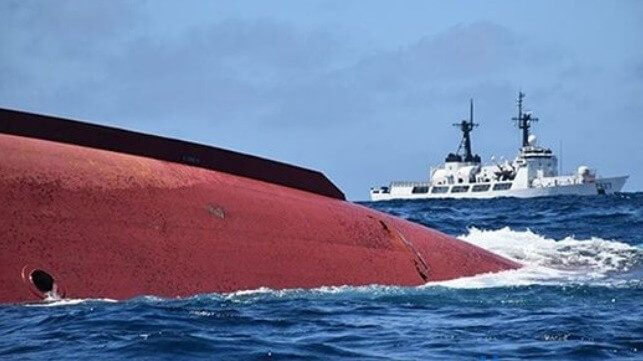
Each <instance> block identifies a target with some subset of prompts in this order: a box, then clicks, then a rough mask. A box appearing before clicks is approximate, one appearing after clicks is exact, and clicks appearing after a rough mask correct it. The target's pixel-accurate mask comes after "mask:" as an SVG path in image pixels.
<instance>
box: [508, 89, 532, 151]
mask: <svg viewBox="0 0 643 361" xmlns="http://www.w3.org/2000/svg"><path fill="white" fill-rule="evenodd" d="M524 98H525V93H523V92H522V91H520V92H518V117H517V118H516V117H513V118H511V119H512V120H514V121H516V122H517V123H518V128H520V129H521V130H522V146H523V147H526V146H528V145H529V128H530V127H531V123H532V122H537V121H538V118H535V117H532V116H531V113H530V112H523V111H522V100H523V99H524Z"/></svg>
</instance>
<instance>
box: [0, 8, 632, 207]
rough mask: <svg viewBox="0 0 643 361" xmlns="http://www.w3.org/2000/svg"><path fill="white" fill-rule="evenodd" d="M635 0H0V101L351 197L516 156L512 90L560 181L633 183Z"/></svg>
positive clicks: (517, 136)
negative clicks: (432, 170)
mask: <svg viewBox="0 0 643 361" xmlns="http://www.w3.org/2000/svg"><path fill="white" fill-rule="evenodd" d="M641 39H643V1H638V0H633V1H625V0H615V1H565V0H557V1H547V0H545V1H493V0H491V1H457V0H456V1H439V2H438V1H424V0H421V1H413V0H406V1H392V0H391V1H357V0H355V1H346V0H342V1H336V0H329V1H314V0H309V1H296V0H293V1H281V0H273V1H259V0H257V1H243V0H241V1H239V0H235V1H227V2H223V1H206V0H203V1H196V0H185V1H165V0H154V1H149V0H148V1H123V0H104V1H102V0H95V1H84V0H57V1H44V0H43V1H33V0H0V107H3V108H10V109H18V110H25V111H31V112H37V113H45V114H50V115H57V116H62V117H68V118H73V119H79V120H85V121H90V122H93V123H98V124H103V125H110V126H117V127H121V128H126V129H131V130H136V131H142V132H146V133H152V134H157V135H163V136H168V137H174V138H179V139H183V140H189V141H194V142H198V143H204V144H209V145H213V146H217V147H223V148H227V149H232V150H236V151H241V152H244V153H250V154H254V155H259V156H262V157H266V158H270V159H275V160H279V161H284V162H288V163H292V164H295V165H299V166H303V167H307V168H312V169H316V170H319V171H322V172H323V173H324V174H326V175H327V176H328V177H329V178H330V179H331V180H332V181H333V182H334V183H335V184H336V185H337V186H338V187H339V188H340V189H342V190H343V191H344V193H346V195H347V197H348V199H350V200H366V199H367V198H368V189H369V188H370V187H372V186H380V185H386V184H388V183H389V182H390V181H391V180H426V179H427V178H428V171H429V167H430V166H434V165H438V164H440V163H441V162H443V160H444V157H445V156H446V154H447V153H449V152H454V151H455V150H456V149H457V148H458V145H459V143H460V136H461V135H460V133H459V131H458V130H457V129H456V128H454V127H453V126H452V124H453V123H455V122H458V121H460V120H462V119H465V118H467V117H468V102H469V99H470V98H473V99H474V101H475V120H476V121H477V122H478V123H480V126H479V127H478V128H476V129H475V131H474V133H473V141H472V143H473V150H474V152H475V153H478V154H480V155H481V156H482V158H483V161H485V160H486V161H488V160H489V159H490V157H491V156H495V158H496V159H501V158H502V157H505V158H506V159H512V158H513V157H514V156H515V155H516V153H517V151H518V148H519V146H520V132H519V130H518V129H517V128H516V127H515V125H514V124H513V123H512V121H511V117H513V116H515V115H516V112H517V110H516V101H515V99H516V96H517V93H518V91H519V90H522V91H523V92H525V93H526V94H527V97H526V100H525V101H526V107H527V108H528V109H529V110H531V111H533V114H534V116H536V117H538V118H539V119H540V120H539V122H538V123H536V124H535V126H534V128H533V132H534V133H535V134H536V135H537V136H538V139H539V143H540V144H541V145H545V146H549V147H551V148H552V150H554V151H555V152H559V150H561V149H562V152H563V168H564V171H565V172H575V171H576V169H577V167H578V166H579V165H581V164H582V165H587V166H590V167H591V168H593V169H596V170H597V171H598V173H599V175H602V176H615V175H624V174H629V175H630V179H629V181H628V184H627V185H626V188H625V190H626V191H638V190H643V167H641V164H643V143H642V142H641V137H642V136H643V130H642V129H643V119H642V118H641V114H643V40H641Z"/></svg>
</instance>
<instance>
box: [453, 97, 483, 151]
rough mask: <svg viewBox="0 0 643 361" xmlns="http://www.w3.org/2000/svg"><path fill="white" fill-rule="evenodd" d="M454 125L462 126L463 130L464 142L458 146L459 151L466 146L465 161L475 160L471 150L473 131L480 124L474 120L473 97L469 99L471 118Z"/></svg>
mask: <svg viewBox="0 0 643 361" xmlns="http://www.w3.org/2000/svg"><path fill="white" fill-rule="evenodd" d="M453 126H454V127H458V128H460V130H461V131H462V142H460V146H459V147H458V153H459V152H460V149H462V147H463V146H464V161H465V162H473V161H474V157H473V153H472V152H471V131H472V130H473V128H475V127H477V126H478V123H474V122H473V98H472V99H470V100H469V120H462V121H461V122H460V123H454V124H453Z"/></svg>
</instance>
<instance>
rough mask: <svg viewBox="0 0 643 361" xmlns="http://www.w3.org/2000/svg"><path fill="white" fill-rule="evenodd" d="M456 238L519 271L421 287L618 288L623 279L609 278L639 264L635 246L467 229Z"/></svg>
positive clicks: (640, 255)
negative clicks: (504, 259) (512, 263)
mask: <svg viewBox="0 0 643 361" xmlns="http://www.w3.org/2000/svg"><path fill="white" fill-rule="evenodd" d="M459 238H460V239H462V240H464V241H466V242H468V243H471V244H474V245H476V246H479V247H481V248H484V249H486V250H488V251H491V252H494V253H496V254H499V255H501V256H504V257H507V258H509V259H512V260H515V261H516V262H518V263H520V264H522V265H524V267H523V268H521V269H518V270H512V271H504V272H499V273H489V274H483V275H477V276H474V277H466V278H459V279H455V280H450V281H443V282H431V283H429V284H427V286H435V285H440V286H446V287H454V288H486V287H507V286H525V285H532V284H571V283H592V284H597V285H598V284H600V285H616V286H617V285H618V284H619V283H623V282H624V281H623V280H614V281H607V280H606V278H607V277H608V276H609V275H610V274H618V273H624V272H627V271H628V270H630V269H631V268H632V267H634V266H636V265H640V263H641V261H642V260H643V252H642V250H641V249H640V248H639V247H636V246H631V245H628V244H626V243H622V242H618V241H613V240H605V239H601V238H596V237H592V238H590V239H575V238H573V237H567V238H565V239H562V240H555V239H552V238H546V237H543V236H541V235H539V234H536V233H534V232H532V231H529V230H527V231H514V230H512V229H510V228H508V227H505V228H502V229H498V230H480V229H477V228H471V229H469V233H467V234H465V235H462V236H460V237H459Z"/></svg>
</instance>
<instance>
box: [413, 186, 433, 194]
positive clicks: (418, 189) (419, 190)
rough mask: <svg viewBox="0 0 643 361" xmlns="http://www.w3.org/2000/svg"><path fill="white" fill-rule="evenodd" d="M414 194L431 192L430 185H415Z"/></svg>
mask: <svg viewBox="0 0 643 361" xmlns="http://www.w3.org/2000/svg"><path fill="white" fill-rule="evenodd" d="M411 193H413V194H418V193H429V187H426V186H416V187H413V190H412V191H411Z"/></svg>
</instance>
